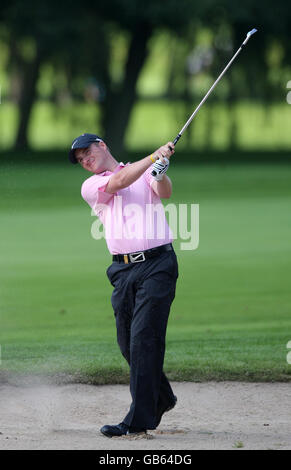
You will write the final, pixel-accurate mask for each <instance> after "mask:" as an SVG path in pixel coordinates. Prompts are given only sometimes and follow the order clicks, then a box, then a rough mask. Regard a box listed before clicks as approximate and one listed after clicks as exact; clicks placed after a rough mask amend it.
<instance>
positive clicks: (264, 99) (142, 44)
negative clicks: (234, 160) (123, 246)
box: [0, 0, 291, 151]
mask: <svg viewBox="0 0 291 470" xmlns="http://www.w3.org/2000/svg"><path fill="white" fill-rule="evenodd" d="M290 24H291V12H290V9H289V8H288V2H286V1H285V0H284V1H283V0H277V2H276V4H275V5H274V4H273V2H271V1H270V0H267V1H266V2H264V3H263V4H262V3H260V2H259V3H257V2H255V1H254V0H248V1H246V2H243V3H236V2H232V1H230V0H221V1H220V2H217V1H214V0H205V1H204V2H199V3H198V2H193V1H191V0H168V1H167V2H165V1H164V0H148V1H138V0H107V1H106V2H105V1H100V2H98V3H96V2H92V1H84V2H82V4H79V3H74V2H73V3H68V2H64V3H61V2H56V1H55V0H53V1H51V2H37V1H35V0H28V1H26V2H22V1H20V0H13V1H12V2H7V1H4V2H2V5H1V13H0V39H1V41H2V43H3V44H6V46H7V47H8V51H9V52H8V53H9V59H8V61H7V64H6V70H5V73H6V74H7V75H8V76H9V83H10V86H9V89H8V90H7V92H6V94H5V97H3V98H5V99H6V100H11V101H13V102H14V103H15V104H16V105H17V108H18V116H19V117H18V123H17V126H16V127H17V129H16V133H15V140H14V147H15V148H19V149H24V148H28V147H29V145H30V142H29V123H30V119H31V113H32V110H33V107H34V105H35V103H36V102H37V101H38V99H39V88H38V83H39V81H40V77H41V74H42V73H43V70H44V68H45V66H47V65H50V67H52V70H53V74H54V76H55V79H54V85H53V86H52V87H51V88H52V89H51V91H50V93H49V99H50V100H52V101H53V100H57V96H58V94H59V93H62V94H64V92H65V93H66V95H67V96H68V97H70V99H71V100H73V102H74V101H75V100H83V99H84V96H83V90H84V86H85V85H84V84H85V83H88V79H90V80H91V81H92V83H93V84H94V83H95V85H96V84H97V91H98V96H97V98H96V99H95V101H96V106H97V107H98V110H100V113H101V117H100V120H99V129H98V132H99V133H100V134H102V135H103V136H104V138H105V139H106V140H110V144H111V148H112V149H113V151H116V150H119V151H122V149H123V148H124V145H125V136H126V131H127V129H128V126H129V122H130V118H131V115H132V110H133V108H134V105H135V103H136V102H137V100H138V99H139V93H138V90H137V84H138V81H139V79H140V77H141V74H142V72H143V70H144V68H145V65H146V64H147V61H148V59H149V55H150V53H151V50H152V47H153V41H154V38H155V37H156V35H157V34H158V33H160V32H161V31H165V32H166V33H167V34H168V35H169V37H171V38H174V39H175V41H176V44H179V47H178V48H177V49H176V51H174V54H175V55H174V57H172V58H171V66H169V67H168V68H167V69H166V70H164V73H165V74H166V75H167V76H168V84H169V86H168V88H167V89H165V90H164V92H163V93H162V95H163V98H164V99H167V100H177V99H181V100H184V102H185V110H186V111H185V113H186V114H187V112H189V109H191V107H192V106H193V102H194V98H195V99H196V96H195V93H196V92H195V86H194V87H193V86H192V85H191V80H192V78H193V75H195V74H196V75H197V74H199V73H205V74H207V76H208V78H209V79H212V78H213V79H214V78H215V77H216V76H217V74H218V73H219V72H220V71H221V69H222V66H223V65H224V64H225V63H226V62H227V61H228V60H229V58H230V57H231V55H232V53H233V52H234V50H235V49H236V48H237V47H238V46H239V45H240V43H241V41H242V40H243V39H244V37H245V34H246V32H247V31H248V30H249V29H251V28H252V27H257V28H258V29H259V33H258V34H257V35H256V38H255V42H254V43H253V44H252V46H251V47H248V49H247V51H246V53H243V54H241V56H240V59H239V61H238V62H237V63H236V66H235V67H234V68H232V69H231V70H230V71H229V72H228V75H227V78H226V79H225V85H224V88H225V91H224V95H223V99H224V103H225V105H226V106H229V116H231V115H232V112H233V104H234V103H235V102H236V101H237V100H239V99H245V98H248V99H252V100H254V101H260V102H261V103H264V104H265V106H266V107H267V106H268V105H270V103H271V102H273V101H275V100H282V98H284V94H286V91H285V89H286V80H287V77H288V73H289V70H290V60H289V57H290V54H289V52H290V47H291V46H290V41H289V38H288V32H289V29H290V28H289V26H290ZM204 30H208V31H209V32H211V35H212V40H211V41H210V43H209V45H208V48H206V49H205V48H204V51H201V50H199V40H198V37H199V32H201V31H204ZM121 38H122V40H123V43H124V54H123V58H122V60H120V70H119V74H118V76H116V74H115V75H114V73H113V72H112V69H113V68H114V67H113V62H114V60H115V57H114V48H116V47H117V46H118V44H116V41H119V40H120V39H121ZM170 48H171V44H169V49H170ZM161 59H162V58H161ZM157 60H159V59H157ZM191 60H192V62H191ZM191 63H192V65H191ZM189 64H190V65H189ZM193 64H194V65H193ZM191 67H192V68H191ZM193 70H194V72H193ZM58 76H61V77H62V80H58V79H57V77H58ZM285 77H286V78H285ZM198 96H200V97H201V91H200V90H199V93H197V98H198ZM218 96H219V94H218ZM3 98H2V100H3ZM211 100H215V97H214V98H212V97H211ZM56 106H57V104H56ZM153 119H154V117H153ZM96 127H97V123H96ZM209 127H210V129H211V122H209ZM229 132H230V134H231V137H230V144H229V145H230V146H234V145H235V142H236V124H235V120H233V125H230V127H229ZM149 138H150V136H149Z"/></svg>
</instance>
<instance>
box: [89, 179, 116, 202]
mask: <svg viewBox="0 0 291 470" xmlns="http://www.w3.org/2000/svg"><path fill="white" fill-rule="evenodd" d="M111 176H112V175H107V176H99V175H94V176H91V177H90V178H88V179H87V180H86V181H84V183H83V184H82V188H81V194H82V198H83V199H84V200H85V201H86V202H87V203H88V204H89V206H91V207H95V206H96V205H97V204H107V203H108V202H109V201H110V199H111V198H112V197H113V196H114V194H111V193H106V191H105V189H106V186H107V183H108V181H109V179H110V177H111Z"/></svg>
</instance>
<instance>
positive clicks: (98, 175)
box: [69, 28, 257, 437]
mask: <svg viewBox="0 0 291 470" xmlns="http://www.w3.org/2000/svg"><path fill="white" fill-rule="evenodd" d="M256 31H257V30H256V29H255V28H254V29H252V30H251V31H249V32H248V33H247V36H246V38H245V40H244V41H243V43H242V44H241V46H240V48H239V49H238V50H237V52H236V53H235V54H234V56H233V57H232V58H231V60H230V61H229V63H228V64H227V65H226V67H225V68H224V70H223V71H222V72H221V74H220V75H219V77H218V78H217V79H216V81H215V82H214V83H213V85H212V86H211V88H210V89H209V91H208V92H207V93H206V95H205V96H204V98H203V99H202V101H201V102H200V103H199V105H198V106H197V108H196V109H195V110H194V112H193V113H192V115H191V116H190V118H189V119H188V121H187V122H186V123H185V125H184V126H183V127H182V129H181V130H180V132H179V133H178V135H177V136H176V138H175V139H174V142H168V144H166V145H164V146H162V147H160V148H159V149H158V150H156V152H154V153H153V154H152V155H149V156H147V157H145V158H143V159H142V160H139V161H137V162H135V163H132V164H130V165H129V164H128V165H124V164H123V163H118V162H117V160H115V158H114V157H113V156H112V155H111V152H110V150H109V148H108V147H107V145H106V144H105V142H103V140H102V139H100V137H98V136H96V135H93V134H83V135H81V136H80V137H78V138H77V139H75V140H74V141H73V143H72V147H71V150H70V152H69V158H70V161H71V162H72V163H80V164H81V165H82V167H83V168H84V169H85V170H88V171H90V172H92V173H93V176H91V177H90V178H88V179H87V180H86V181H85V182H84V184H83V186H82V196H83V198H84V199H85V200H86V201H87V202H88V204H89V205H90V206H91V207H92V208H94V209H95V212H96V214H97V215H98V216H99V218H100V219H101V221H102V222H103V224H104V225H105V233H106V234H107V236H106V241H107V246H108V248H109V251H110V252H111V253H112V255H113V263H112V264H111V266H109V268H108V270H107V275H108V278H109V280H110V281H111V284H112V285H113V287H114V290H113V293H112V298H111V300H112V306H113V310H114V314H115V319H116V327H117V340H118V344H119V346H120V349H121V352H122V354H123V356H124V357H125V358H126V360H127V362H128V363H129V366H130V392H131V396H132V403H131V407H130V410H129V412H128V414H127V415H126V416H125V418H124V419H123V421H122V422H121V423H120V424H117V425H105V426H103V427H102V428H101V432H102V433H103V434H104V435H105V436H108V437H112V436H122V435H125V434H131V433H138V432H146V430H147V429H155V428H156V427H157V426H158V425H159V423H160V421H161V418H162V416H163V414H164V413H165V411H168V410H170V409H172V408H173V407H174V406H175V404H176V401H177V398H176V396H175V395H174V394H173V391H172V389H171V386H170V384H169V381H168V380H167V378H166V376H165V374H164V373H163V362H164V353H165V336H166V327H167V321H168V316H169V312H170V307H171V303H172V301H173V299H174V297H175V288H176V281H177V277H178V266H177V259H176V255H175V252H174V250H173V246H172V243H171V242H172V236H171V233H170V231H169V227H168V225H167V221H166V218H165V213H164V212H163V213H162V217H160V219H161V220H162V222H163V226H164V227H166V228H167V229H168V230H167V231H165V236H164V237H163V239H161V238H160V237H158V236H157V235H156V236H153V237H150V238H149V237H147V236H146V234H147V233H148V232H147V228H148V227H149V226H150V227H152V228H153V229H154V231H153V232H152V233H154V234H157V233H158V230H157V229H158V227H157V218H155V217H154V212H153V211H150V212H148V211H147V210H146V207H147V206H148V205H150V206H152V205H155V204H159V203H160V198H169V197H170V196H171V193H172V184H171V181H170V179H169V178H168V177H167V175H166V174H165V173H166V171H167V170H168V167H169V160H168V158H170V157H171V155H173V153H174V146H175V145H176V143H177V142H178V141H179V139H180V138H181V136H182V134H183V133H184V131H185V130H186V129H187V127H188V126H189V124H190V123H191V122H192V120H193V118H194V117H195V115H196V114H197V112H198V111H199V109H200V108H201V106H202V105H203V103H204V102H205V101H206V99H207V98H208V96H209V95H210V93H211V92H212V91H213V89H214V88H215V86H216V85H217V83H218V82H219V81H220V80H221V78H222V77H223V75H224V74H225V72H226V71H227V70H228V68H229V67H230V65H231V64H232V62H233V61H234V60H235V58H236V57H237V56H238V54H239V53H240V52H241V50H242V49H243V48H244V47H245V45H246V44H247V42H248V41H249V39H250V37H251V36H253V34H255V33H256ZM120 197H121V199H120ZM120 201H121V202H120ZM131 204H135V205H136V204H137V205H138V206H139V207H140V208H141V210H140V211H139V212H140V218H139V223H138V224H137V225H139V227H140V228H141V231H140V233H139V236H136V237H131V236H130V237H128V236H126V234H127V235H129V234H130V231H131V230H130V229H129V227H128V226H127V227H126V230H123V228H124V226H126V224H127V221H128V218H129V214H128V212H127V217H126V216H125V215H124V214H126V207H129V206H130V205H131ZM131 207H132V206H131ZM123 209H125V212H124V211H123ZM121 212H122V213H121ZM149 213H150V214H151V216H150V220H149V217H148V214H149ZM160 219H159V220H160ZM116 220H118V221H119V222H118V223H117V224H116ZM114 225H118V227H117V228H119V230H117V231H118V232H119V235H118V236H117V237H114V236H112V233H115V234H116V226H115V227H114ZM114 228H115V231H114ZM120 234H121V236H120Z"/></svg>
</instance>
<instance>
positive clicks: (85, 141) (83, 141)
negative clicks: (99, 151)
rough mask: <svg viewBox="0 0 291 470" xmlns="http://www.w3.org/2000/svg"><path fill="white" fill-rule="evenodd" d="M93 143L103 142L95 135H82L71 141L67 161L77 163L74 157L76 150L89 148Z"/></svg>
mask: <svg viewBox="0 0 291 470" xmlns="http://www.w3.org/2000/svg"><path fill="white" fill-rule="evenodd" d="M93 142H103V140H102V139H101V138H100V137H98V135H95V134H82V135H80V136H79V137H77V138H76V139H74V140H73V142H72V146H71V150H70V151H69V160H70V162H72V163H78V161H77V159H76V157H75V150H76V149H86V148H88V147H90V145H91V144H93Z"/></svg>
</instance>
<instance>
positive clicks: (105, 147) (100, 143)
mask: <svg viewBox="0 0 291 470" xmlns="http://www.w3.org/2000/svg"><path fill="white" fill-rule="evenodd" d="M98 146H99V147H102V148H103V149H104V150H106V149H107V145H106V144H105V142H103V141H102V140H101V141H100V142H98Z"/></svg>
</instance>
